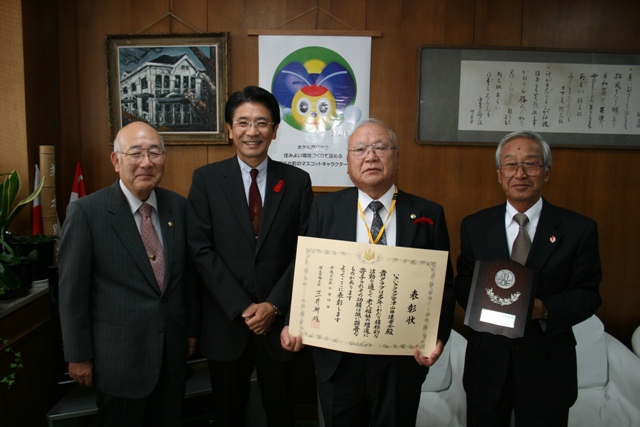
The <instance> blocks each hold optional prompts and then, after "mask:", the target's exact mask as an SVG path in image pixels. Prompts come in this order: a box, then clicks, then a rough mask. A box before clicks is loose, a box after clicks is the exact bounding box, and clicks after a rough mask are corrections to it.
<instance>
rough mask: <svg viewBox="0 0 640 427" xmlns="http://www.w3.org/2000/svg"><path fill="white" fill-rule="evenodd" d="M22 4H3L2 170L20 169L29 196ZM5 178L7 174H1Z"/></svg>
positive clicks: (22, 221) (18, 227) (17, 225)
mask: <svg viewBox="0 0 640 427" xmlns="http://www.w3.org/2000/svg"><path fill="white" fill-rule="evenodd" d="M21 16H22V7H21V2H20V0H8V1H6V2H4V3H3V5H2V8H0V42H1V43H0V75H1V76H2V81H1V82H0V129H2V132H0V173H10V172H11V171H12V170H14V169H15V170H17V171H18V173H19V174H20V177H21V178H22V180H23V182H24V183H25V184H24V187H23V188H22V190H21V192H20V197H26V196H28V195H29V193H27V191H28V189H29V183H31V182H32V181H33V177H32V178H29V175H30V173H29V171H30V170H31V169H29V162H28V155H27V122H26V107H25V99H24V89H25V82H24V59H23V52H22V49H23V41H22V19H21ZM0 179H2V180H4V177H0ZM30 218H31V217H30V216H29V212H23V213H21V214H20V216H19V217H18V218H16V221H15V222H14V224H13V227H12V231H14V232H16V231H18V233H17V234H25V233H24V232H25V231H26V230H28V227H29V221H30Z"/></svg>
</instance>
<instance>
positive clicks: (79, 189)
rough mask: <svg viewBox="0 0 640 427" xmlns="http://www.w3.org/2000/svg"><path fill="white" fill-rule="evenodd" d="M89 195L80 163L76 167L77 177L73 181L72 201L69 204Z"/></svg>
mask: <svg viewBox="0 0 640 427" xmlns="http://www.w3.org/2000/svg"><path fill="white" fill-rule="evenodd" d="M86 195H87V191H86V190H85V189H84V177H83V176H82V168H81V167H80V162H78V165H77V166H76V176H75V177H74V179H73V185H72V186H71V199H69V203H71V202H73V201H76V200H78V199H79V198H80V197H84V196H86Z"/></svg>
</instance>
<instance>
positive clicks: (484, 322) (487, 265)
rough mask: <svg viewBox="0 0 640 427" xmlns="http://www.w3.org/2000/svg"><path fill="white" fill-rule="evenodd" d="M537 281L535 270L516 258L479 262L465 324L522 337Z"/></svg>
mask: <svg viewBox="0 0 640 427" xmlns="http://www.w3.org/2000/svg"><path fill="white" fill-rule="evenodd" d="M535 283H536V282H535V271H534V270H532V269H530V268H527V267H525V266H523V265H521V264H518V263H517V262H515V261H511V260H506V259H505V260H495V261H476V265H475V269H474V270H473V280H472V282H471V291H470V292H469V302H468V303H467V310H466V313H465V317H464V324H465V325H467V326H469V327H470V328H471V329H474V330H476V331H478V332H489V333H492V334H495V335H504V336H506V337H508V338H520V337H522V336H523V335H524V329H525V327H526V325H527V322H528V321H529V319H530V318H531V311H532V310H533V300H534V298H533V295H535V293H534V287H535Z"/></svg>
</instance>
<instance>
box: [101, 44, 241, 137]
mask: <svg viewBox="0 0 640 427" xmlns="http://www.w3.org/2000/svg"><path fill="white" fill-rule="evenodd" d="M106 51H107V84H108V90H109V120H110V122H111V140H112V141H113V139H114V138H115V135H116V134H117V133H118V131H119V130H120V129H121V128H122V127H123V126H126V125H127V124H129V123H131V122H134V121H144V122H146V123H148V124H150V125H151V126H153V127H154V128H156V129H157V130H158V132H160V134H161V135H162V137H163V138H164V141H165V143H166V144H167V145H208V144H228V141H227V138H226V135H225V128H224V106H225V103H226V100H227V93H228V88H229V78H228V75H229V33H205V34H149V35H108V36H107V37H106Z"/></svg>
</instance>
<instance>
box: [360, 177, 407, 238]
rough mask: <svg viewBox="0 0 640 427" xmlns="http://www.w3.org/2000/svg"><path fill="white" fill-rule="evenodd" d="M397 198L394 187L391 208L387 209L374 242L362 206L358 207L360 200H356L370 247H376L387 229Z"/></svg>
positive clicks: (396, 190) (396, 189)
mask: <svg viewBox="0 0 640 427" xmlns="http://www.w3.org/2000/svg"><path fill="white" fill-rule="evenodd" d="M397 198H398V187H395V190H394V192H393V201H392V202H391V208H390V209H389V213H388V214H387V218H386V219H385V220H384V224H383V225H382V228H381V229H380V231H379V232H378V235H377V236H376V238H375V240H374V238H373V235H372V234H371V230H370V229H369V224H367V220H366V219H365V217H364V211H363V210H362V206H360V200H358V210H360V217H361V218H362V222H364V226H365V227H366V228H367V234H368V235H369V243H371V244H372V245H377V244H378V242H379V241H380V239H381V238H382V235H383V234H384V229H385V228H386V227H387V221H389V218H391V214H392V213H393V210H394V209H395V207H396V200H397ZM374 215H375V213H374Z"/></svg>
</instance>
